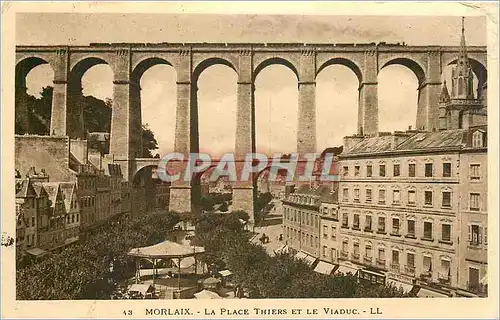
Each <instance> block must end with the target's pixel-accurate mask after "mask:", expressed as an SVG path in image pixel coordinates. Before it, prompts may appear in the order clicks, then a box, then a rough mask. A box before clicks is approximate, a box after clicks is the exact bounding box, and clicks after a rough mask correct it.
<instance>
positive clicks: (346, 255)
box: [340, 251, 349, 259]
mask: <svg viewBox="0 0 500 320" xmlns="http://www.w3.org/2000/svg"><path fill="white" fill-rule="evenodd" d="M340 258H341V259H348V258H349V252H347V251H340Z"/></svg>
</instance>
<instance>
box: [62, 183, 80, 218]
mask: <svg viewBox="0 0 500 320" xmlns="http://www.w3.org/2000/svg"><path fill="white" fill-rule="evenodd" d="M75 187H76V184H75V183H74V182H63V183H61V184H60V188H61V192H62V193H63V194H64V205H65V207H66V211H70V210H71V200H72V199H73V194H74V193H75V191H76V188H75Z"/></svg>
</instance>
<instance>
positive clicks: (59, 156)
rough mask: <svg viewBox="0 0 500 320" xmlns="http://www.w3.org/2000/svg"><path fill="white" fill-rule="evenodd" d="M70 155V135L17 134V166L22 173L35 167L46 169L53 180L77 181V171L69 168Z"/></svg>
mask: <svg viewBox="0 0 500 320" xmlns="http://www.w3.org/2000/svg"><path fill="white" fill-rule="evenodd" d="M69 155H70V140H69V138H68V137H56V136H38V135H16V136H15V167H16V169H18V170H19V172H20V173H21V175H25V174H26V173H27V172H28V170H29V169H30V168H31V167H35V168H37V169H45V172H46V173H47V174H48V175H49V177H50V180H51V181H61V182H70V181H75V179H76V173H75V172H73V171H72V170H70V169H69Z"/></svg>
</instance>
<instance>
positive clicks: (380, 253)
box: [378, 248, 385, 260]
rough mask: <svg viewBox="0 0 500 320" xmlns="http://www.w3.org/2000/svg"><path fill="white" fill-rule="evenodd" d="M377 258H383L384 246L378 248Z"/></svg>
mask: <svg viewBox="0 0 500 320" xmlns="http://www.w3.org/2000/svg"><path fill="white" fill-rule="evenodd" d="M378 259H379V260H385V249H384V248H379V249H378Z"/></svg>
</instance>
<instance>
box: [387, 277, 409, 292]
mask: <svg viewBox="0 0 500 320" xmlns="http://www.w3.org/2000/svg"><path fill="white" fill-rule="evenodd" d="M387 284H388V285H393V286H394V287H396V288H398V289H399V288H403V291H404V292H410V291H411V290H412V289H413V284H409V283H405V282H401V281H398V280H394V279H388V280H387Z"/></svg>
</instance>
